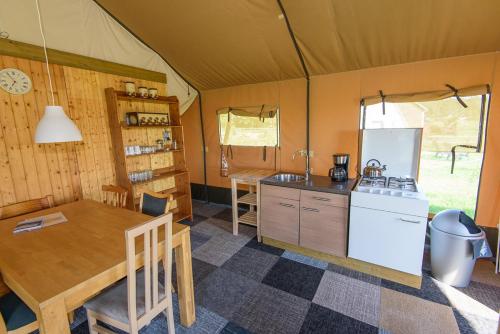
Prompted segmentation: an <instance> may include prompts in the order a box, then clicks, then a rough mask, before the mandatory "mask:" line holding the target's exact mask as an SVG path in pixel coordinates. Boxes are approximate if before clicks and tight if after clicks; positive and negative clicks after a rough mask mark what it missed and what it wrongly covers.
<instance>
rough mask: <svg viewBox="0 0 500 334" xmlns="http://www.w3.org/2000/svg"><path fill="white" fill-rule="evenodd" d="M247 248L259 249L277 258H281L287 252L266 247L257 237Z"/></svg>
mask: <svg viewBox="0 0 500 334" xmlns="http://www.w3.org/2000/svg"><path fill="white" fill-rule="evenodd" d="M245 246H246V247H250V248H253V249H257V250H260V251H262V252H266V253H269V254H273V255H277V256H281V255H282V254H283V252H285V250H284V249H281V248H277V247H273V246H269V245H266V244H264V243H262V242H258V241H257V237H255V238H253V239H252V240H250V241H249V242H248V243H247V244H246V245H245Z"/></svg>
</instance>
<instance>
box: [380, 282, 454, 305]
mask: <svg viewBox="0 0 500 334" xmlns="http://www.w3.org/2000/svg"><path fill="white" fill-rule="evenodd" d="M439 284H440V282H438V281H436V280H435V279H434V278H432V277H430V276H428V275H422V285H421V287H420V289H416V288H412V287H409V286H406V285H403V284H399V283H396V282H392V281H389V280H385V279H382V284H381V286H383V287H384V288H388V289H392V290H396V291H399V292H402V293H406V294H409V295H412V296H415V297H419V298H422V299H426V300H429V301H432V302H435V303H439V304H443V305H446V306H450V301H449V300H448V298H447V297H446V295H445V294H444V293H443V291H442V290H441V289H440V288H439Z"/></svg>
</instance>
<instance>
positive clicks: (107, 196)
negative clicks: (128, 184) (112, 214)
mask: <svg viewBox="0 0 500 334" xmlns="http://www.w3.org/2000/svg"><path fill="white" fill-rule="evenodd" d="M101 190H102V194H103V198H104V200H103V202H104V204H108V205H111V206H115V207H117V208H125V207H127V189H124V188H122V187H120V186H114V185H103V186H102V187H101Z"/></svg>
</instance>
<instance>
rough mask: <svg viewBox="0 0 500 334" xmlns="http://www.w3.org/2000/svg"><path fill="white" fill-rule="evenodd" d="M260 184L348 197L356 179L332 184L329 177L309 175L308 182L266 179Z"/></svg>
mask: <svg viewBox="0 0 500 334" xmlns="http://www.w3.org/2000/svg"><path fill="white" fill-rule="evenodd" d="M260 182H261V183H262V184H268V185H272V186H279V187H286V188H294V189H303V190H312V191H320V192H326V193H332V194H339V195H346V196H348V195H349V194H350V193H351V190H352V189H353V188H354V186H355V184H356V179H349V180H347V181H346V182H333V181H332V179H331V178H330V177H329V176H320V175H311V178H310V179H309V180H308V181H298V182H281V181H276V180H273V179H272V177H266V178H265V179H262V180H261V181H260Z"/></svg>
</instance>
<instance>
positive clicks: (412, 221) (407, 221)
mask: <svg viewBox="0 0 500 334" xmlns="http://www.w3.org/2000/svg"><path fill="white" fill-rule="evenodd" d="M398 219H399V220H401V221H402V222H405V223H412V224H420V223H421V222H419V221H418V220H409V219H404V218H398Z"/></svg>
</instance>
